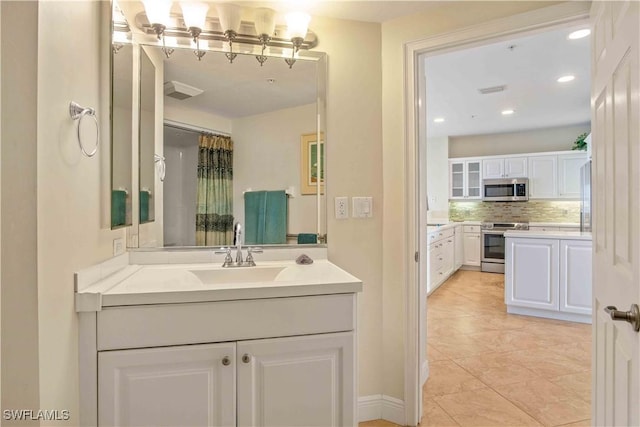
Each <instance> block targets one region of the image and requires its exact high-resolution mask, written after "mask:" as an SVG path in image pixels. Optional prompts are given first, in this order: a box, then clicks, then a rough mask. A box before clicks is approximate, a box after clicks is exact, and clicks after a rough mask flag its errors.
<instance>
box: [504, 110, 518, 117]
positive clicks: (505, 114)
mask: <svg viewBox="0 0 640 427" xmlns="http://www.w3.org/2000/svg"><path fill="white" fill-rule="evenodd" d="M513 113H515V111H513V110H502V115H503V116H509V115H511V114H513Z"/></svg>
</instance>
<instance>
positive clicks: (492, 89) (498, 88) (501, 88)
mask: <svg viewBox="0 0 640 427" xmlns="http://www.w3.org/2000/svg"><path fill="white" fill-rule="evenodd" d="M506 88H507V85H500V86H492V87H485V88H482V89H478V92H480V93H481V94H483V95H487V94H489V93H496V92H502V91H504V90H505V89H506Z"/></svg>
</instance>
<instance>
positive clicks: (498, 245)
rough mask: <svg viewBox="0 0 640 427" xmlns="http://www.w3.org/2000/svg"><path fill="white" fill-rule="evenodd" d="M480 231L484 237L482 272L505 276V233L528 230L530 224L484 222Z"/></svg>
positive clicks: (482, 244) (482, 242) (482, 243)
mask: <svg viewBox="0 0 640 427" xmlns="http://www.w3.org/2000/svg"><path fill="white" fill-rule="evenodd" d="M480 229H481V236H482V241H481V244H480V249H481V252H482V256H481V263H480V270H482V271H487V272H490V273H503V274H504V255H505V246H504V232H505V231H507V230H528V229H529V224H527V223H513V222H511V223H492V222H483V223H482V225H481V227H480Z"/></svg>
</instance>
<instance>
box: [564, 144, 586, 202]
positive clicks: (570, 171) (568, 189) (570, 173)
mask: <svg viewBox="0 0 640 427" xmlns="http://www.w3.org/2000/svg"><path fill="white" fill-rule="evenodd" d="M586 162H587V156H586V154H563V155H560V156H558V197H561V198H567V199H579V198H580V168H581V167H582V165H584V164H585V163H586Z"/></svg>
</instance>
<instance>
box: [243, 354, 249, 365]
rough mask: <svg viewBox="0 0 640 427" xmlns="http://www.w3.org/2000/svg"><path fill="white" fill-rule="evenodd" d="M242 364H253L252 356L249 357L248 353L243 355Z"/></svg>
mask: <svg viewBox="0 0 640 427" xmlns="http://www.w3.org/2000/svg"><path fill="white" fill-rule="evenodd" d="M242 362H243V363H249V362H251V356H249V355H248V354H247V353H245V354H243V355H242Z"/></svg>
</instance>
